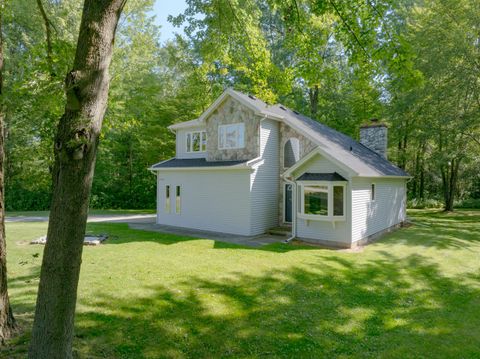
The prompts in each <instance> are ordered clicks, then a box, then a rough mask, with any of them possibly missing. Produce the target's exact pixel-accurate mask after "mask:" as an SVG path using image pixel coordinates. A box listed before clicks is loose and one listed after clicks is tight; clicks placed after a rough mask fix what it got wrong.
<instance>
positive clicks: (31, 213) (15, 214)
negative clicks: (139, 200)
mask: <svg viewBox="0 0 480 359" xmlns="http://www.w3.org/2000/svg"><path fill="white" fill-rule="evenodd" d="M49 213H50V212H49V211H12V212H7V213H6V216H7V217H47V216H48V215H49ZM88 213H89V214H90V215H135V214H155V213H156V212H155V210H154V209H142V210H138V209H91V210H90V211H89V212H88Z"/></svg>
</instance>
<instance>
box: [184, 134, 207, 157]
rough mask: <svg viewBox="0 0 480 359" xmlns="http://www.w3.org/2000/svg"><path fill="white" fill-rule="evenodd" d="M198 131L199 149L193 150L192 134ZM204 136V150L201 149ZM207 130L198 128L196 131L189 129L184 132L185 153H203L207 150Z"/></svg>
mask: <svg viewBox="0 0 480 359" xmlns="http://www.w3.org/2000/svg"><path fill="white" fill-rule="evenodd" d="M194 133H200V150H199V151H194V150H193V134H194ZM188 136H190V148H188ZM203 138H205V150H202V142H203V141H202V139H203ZM207 141H208V138H207V131H205V130H198V131H189V132H186V133H185V147H186V152H187V153H203V152H206V151H207Z"/></svg>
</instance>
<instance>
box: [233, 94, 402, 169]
mask: <svg viewBox="0 0 480 359" xmlns="http://www.w3.org/2000/svg"><path fill="white" fill-rule="evenodd" d="M230 91H231V92H232V93H235V95H237V96H239V97H241V98H242V99H243V100H245V101H248V102H249V103H250V104H251V105H252V106H255V107H256V108H257V109H258V111H259V112H267V113H273V114H275V115H277V116H280V117H283V118H284V119H285V120H286V122H287V124H289V125H290V126H292V127H293V128H294V129H297V130H300V132H303V133H307V134H309V137H310V138H311V139H312V140H313V141H314V142H315V144H317V145H318V147H319V148H320V149H321V150H323V151H325V152H327V153H328V154H329V155H330V156H332V157H334V158H335V159H337V160H338V161H339V162H341V163H343V164H344V165H346V166H347V167H349V168H351V169H352V170H354V171H355V172H357V173H358V175H359V176H366V177H367V176H372V177H377V176H401V177H409V174H408V173H406V172H405V171H404V170H402V169H401V168H398V167H397V166H395V165H394V164H393V163H392V162H390V161H388V160H387V159H385V158H383V157H382V156H380V155H379V154H378V153H376V152H375V151H372V150H371V149H369V148H368V147H365V146H364V145H362V144H361V143H359V142H357V141H355V140H354V139H353V138H351V137H349V136H347V135H345V134H343V133H341V132H338V131H336V130H334V129H333V128H331V127H328V126H326V125H324V124H322V123H320V122H318V121H315V120H313V119H311V118H309V117H307V116H304V115H302V114H299V113H298V112H296V111H292V110H290V109H289V108H287V107H285V106H283V105H280V104H277V105H268V104H266V103H265V102H263V101H261V100H260V99H258V98H255V97H252V96H249V95H245V94H243V93H241V92H238V91H234V90H230Z"/></svg>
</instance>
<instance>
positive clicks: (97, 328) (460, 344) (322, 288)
mask: <svg viewBox="0 0 480 359" xmlns="http://www.w3.org/2000/svg"><path fill="white" fill-rule="evenodd" d="M410 216H411V217H412V218H413V220H414V221H415V223H416V224H415V225H414V226H411V227H409V228H405V229H402V230H400V231H397V232H395V233H392V234H390V235H388V236H386V237H384V238H383V239H382V240H381V241H379V242H377V243H375V244H372V245H369V246H367V247H366V248H365V249H364V250H363V251H360V252H353V251H332V250H324V249H317V248H315V247H306V248H305V247H299V246H289V245H283V244H276V245H271V246H268V247H264V248H261V249H251V248H242V247H238V246H234V245H228V244H224V243H220V242H214V241H211V240H205V239H192V238H184V237H177V236H173V235H162V234H159V233H148V232H141V231H134V230H129V229H128V227H127V225H125V224H89V226H88V228H89V230H90V231H92V232H95V233H104V232H108V233H110V235H112V236H114V238H115V239H113V240H110V241H108V242H107V243H106V244H104V245H102V246H98V247H85V248H84V255H83V265H82V273H81V280H80V286H79V298H78V306H77V317H76V337H75V342H74V347H75V350H76V352H77V354H78V355H79V356H80V357H81V358H220V357H221V358H224V357H232V358H402V359H403V358H479V357H480V352H479V348H480V211H457V212H456V213H454V214H444V213H439V212H434V211H411V212H410ZM46 225H47V224H46V223H9V224H8V225H7V235H8V265H9V275H10V278H9V285H10V296H11V300H12V305H13V309H14V311H15V314H16V316H17V319H18V320H19V322H20V324H21V325H22V326H23V328H25V333H24V334H23V335H22V336H21V337H20V338H19V339H16V340H14V341H13V342H12V343H11V345H10V348H9V349H4V351H3V353H2V352H0V357H12V358H16V357H18V358H22V357H24V356H25V352H26V348H27V345H28V336H29V332H28V331H29V328H30V326H31V323H32V318H33V311H34V304H35V293H36V287H37V285H38V275H39V269H40V263H41V251H42V249H43V248H42V247H40V246H33V245H28V244H26V243H27V242H28V241H29V240H30V239H32V238H34V237H36V236H39V235H42V234H44V233H45V230H46ZM37 254H40V255H38V256H37ZM2 355H3V356H2Z"/></svg>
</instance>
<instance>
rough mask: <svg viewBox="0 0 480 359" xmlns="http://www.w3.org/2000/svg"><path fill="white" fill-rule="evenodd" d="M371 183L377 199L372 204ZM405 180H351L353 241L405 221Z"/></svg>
mask: <svg viewBox="0 0 480 359" xmlns="http://www.w3.org/2000/svg"><path fill="white" fill-rule="evenodd" d="M372 183H374V184H375V200H374V201H372V197H371V196H372ZM405 198H406V197H405V180H402V179H388V178H378V179H377V178H375V179H371V178H354V179H353V180H352V241H353V242H355V241H358V240H360V239H363V238H365V237H368V236H371V235H372V234H375V233H378V232H380V231H383V230H385V229H387V228H390V227H392V226H394V225H396V224H398V223H401V222H403V221H405V219H406V203H405V202H406V199H405Z"/></svg>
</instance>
